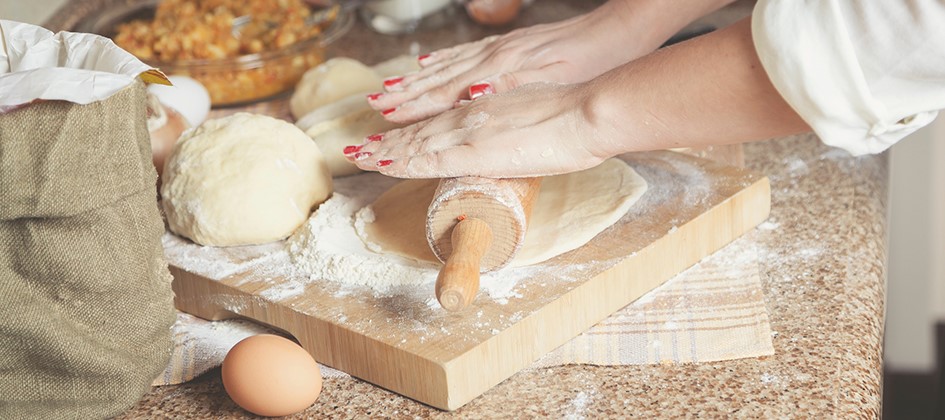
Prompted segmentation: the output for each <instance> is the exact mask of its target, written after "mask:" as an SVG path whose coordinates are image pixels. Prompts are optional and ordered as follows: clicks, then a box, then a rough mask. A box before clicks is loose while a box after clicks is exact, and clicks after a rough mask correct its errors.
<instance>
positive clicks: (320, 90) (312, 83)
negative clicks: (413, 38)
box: [292, 55, 420, 177]
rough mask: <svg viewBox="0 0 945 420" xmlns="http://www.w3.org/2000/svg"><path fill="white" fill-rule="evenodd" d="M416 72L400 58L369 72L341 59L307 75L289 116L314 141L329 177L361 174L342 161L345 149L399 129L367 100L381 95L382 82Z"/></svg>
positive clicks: (413, 63)
mask: <svg viewBox="0 0 945 420" xmlns="http://www.w3.org/2000/svg"><path fill="white" fill-rule="evenodd" d="M419 68H420V66H419V65H418V64H417V57H415V56H412V55H402V56H398V57H395V58H392V59H390V60H387V61H384V62H382V63H379V64H377V65H375V66H374V67H370V68H369V67H367V66H365V65H363V64H361V63H360V62H358V61H356V60H353V59H350V58H344V57H339V58H333V59H331V60H328V61H326V62H325V63H324V64H322V65H320V66H318V67H316V68H314V69H312V70H309V71H308V72H306V74H305V77H303V79H302V81H301V82H300V83H299V87H298V88H297V89H296V92H295V94H293V96H292V104H293V105H292V114H293V115H295V117H296V118H297V119H298V121H297V122H296V123H295V125H297V126H298V127H299V128H301V129H302V130H303V131H305V133H306V134H308V135H309V136H310V137H311V138H312V139H314V140H315V143H316V144H318V147H319V149H321V151H322V153H323V154H324V155H325V159H326V160H327V161H328V167H329V169H330V170H331V176H334V177H339V176H347V175H353V174H356V173H360V172H362V171H361V169H360V168H358V167H357V166H356V165H354V164H353V163H351V162H349V161H348V159H346V158H345V156H344V154H343V153H342V150H344V147H345V146H348V145H353V144H361V142H363V141H364V138H365V137H367V136H369V135H371V134H376V133H383V132H385V131H389V130H392V129H394V128H397V127H400V126H399V125H397V124H394V123H392V122H390V121H387V120H385V119H384V117H382V116H381V114H380V113H379V112H377V111H375V110H374V109H373V108H371V107H370V105H368V103H367V99H366V98H365V95H366V94H367V93H370V92H380V91H381V90H383V86H382V84H381V81H382V79H385V78H388V77H392V76H396V75H403V74H407V73H410V72H413V71H416V70H418V69H419ZM339 95H341V96H339ZM329 99H330V100H329ZM303 112H304V113H303Z"/></svg>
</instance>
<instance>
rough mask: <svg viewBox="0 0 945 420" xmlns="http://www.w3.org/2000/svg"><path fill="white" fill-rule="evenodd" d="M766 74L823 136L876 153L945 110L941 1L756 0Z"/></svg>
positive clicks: (756, 30)
mask: <svg viewBox="0 0 945 420" xmlns="http://www.w3.org/2000/svg"><path fill="white" fill-rule="evenodd" d="M752 37H753V38H754V43H755V49H756V50H757V52H758V56H759V57H760V58H761V63H762V65H763V66H764V69H765V71H766V72H767V74H768V76H769V78H770V79H771V82H772V83H773V84H774V86H775V88H777V90H778V92H779V93H780V94H781V96H783V97H784V99H785V100H786V101H787V102H788V103H789V104H790V105H791V107H792V108H793V109H794V110H795V111H796V112H797V113H798V114H799V115H800V116H801V118H803V119H804V121H805V122H807V124H809V125H810V126H811V128H813V129H814V132H816V133H817V135H818V136H819V137H820V138H821V140H823V142H824V143H826V144H828V145H831V146H836V147H840V148H843V149H846V150H847V151H849V152H850V153H852V154H854V155H862V154H867V153H879V152H882V151H883V150H886V149H887V148H888V147H889V146H891V145H892V144H893V143H895V142H897V141H898V140H899V139H901V138H903V137H905V136H906V135H908V134H910V133H912V132H913V131H915V130H917V129H919V128H920V127H922V126H924V125H926V124H928V123H929V122H931V121H932V120H933V119H934V118H935V116H936V115H937V111H938V110H939V109H943V108H945V1H942V0H863V1H856V0H847V1H844V0H760V1H759V2H758V4H757V5H756V6H755V9H754V11H753V13H752Z"/></svg>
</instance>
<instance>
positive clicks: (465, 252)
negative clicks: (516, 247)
mask: <svg viewBox="0 0 945 420" xmlns="http://www.w3.org/2000/svg"><path fill="white" fill-rule="evenodd" d="M450 241H451V242H452V245H453V252H452V254H450V256H449V258H447V260H446V264H445V265H444V266H443V268H442V269H441V270H440V275H439V276H437V278H436V299H437V300H438V301H439V302H440V306H442V307H443V309H446V310H447V311H450V312H457V311H460V310H462V309H463V308H465V307H466V306H469V304H470V303H472V301H473V299H474V298H475V297H476V294H477V293H478V292H479V272H480V270H481V262H482V256H483V255H485V253H486V251H487V250H488V249H489V247H490V246H492V229H491V228H489V225H488V224H487V223H486V222H484V221H482V220H480V219H476V218H467V217H460V218H459V223H457V224H456V225H455V226H453V232H452V233H451V234H450Z"/></svg>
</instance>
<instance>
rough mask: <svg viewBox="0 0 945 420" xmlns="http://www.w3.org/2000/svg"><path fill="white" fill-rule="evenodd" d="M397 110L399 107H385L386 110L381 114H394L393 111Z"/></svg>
mask: <svg viewBox="0 0 945 420" xmlns="http://www.w3.org/2000/svg"><path fill="white" fill-rule="evenodd" d="M396 110H397V108H391V109H385V110H383V111H381V115H390V114H392V113H393V112H394V111H396Z"/></svg>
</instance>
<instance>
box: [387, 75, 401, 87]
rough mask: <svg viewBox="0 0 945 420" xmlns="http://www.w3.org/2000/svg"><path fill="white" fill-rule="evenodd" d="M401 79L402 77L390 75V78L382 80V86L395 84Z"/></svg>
mask: <svg viewBox="0 0 945 420" xmlns="http://www.w3.org/2000/svg"><path fill="white" fill-rule="evenodd" d="M402 81H404V78H403V77H391V78H390V79H387V80H385V81H384V86H387V87H391V86H396V85H398V84H400V82H402Z"/></svg>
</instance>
